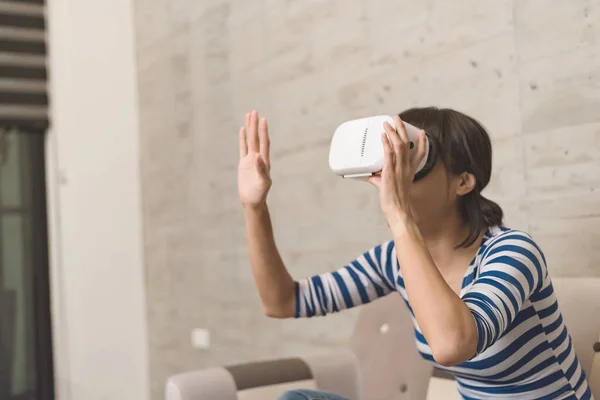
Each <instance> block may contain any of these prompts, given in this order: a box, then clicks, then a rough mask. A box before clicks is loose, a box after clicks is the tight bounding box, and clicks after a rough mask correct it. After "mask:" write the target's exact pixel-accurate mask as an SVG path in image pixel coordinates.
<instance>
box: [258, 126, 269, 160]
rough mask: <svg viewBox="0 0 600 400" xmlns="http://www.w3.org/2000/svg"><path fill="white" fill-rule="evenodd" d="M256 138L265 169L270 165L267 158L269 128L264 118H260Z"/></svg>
mask: <svg viewBox="0 0 600 400" xmlns="http://www.w3.org/2000/svg"><path fill="white" fill-rule="evenodd" d="M258 138H259V142H260V155H261V156H262V158H263V160H264V161H265V164H266V166H267V169H268V168H269V166H270V165H271V161H270V157H269V147H270V140H269V126H268V124H267V119H266V118H261V119H260V122H259V124H258Z"/></svg>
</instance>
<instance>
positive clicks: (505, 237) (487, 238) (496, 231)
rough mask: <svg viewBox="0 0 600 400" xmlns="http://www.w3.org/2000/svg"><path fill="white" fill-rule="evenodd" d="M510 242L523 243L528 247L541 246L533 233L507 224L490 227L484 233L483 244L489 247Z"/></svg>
mask: <svg viewBox="0 0 600 400" xmlns="http://www.w3.org/2000/svg"><path fill="white" fill-rule="evenodd" d="M509 242H510V243H512V244H515V245H518V244H522V245H523V246H526V247H529V246H534V247H537V248H539V246H538V244H537V242H536V240H535V239H534V237H533V235H531V234H530V233H529V232H527V231H525V230H522V229H517V228H511V227H508V226H505V225H500V226H491V227H489V228H488V229H487V230H486V232H485V233H484V235H483V242H482V246H483V247H489V246H490V245H498V244H500V243H502V244H506V243H509Z"/></svg>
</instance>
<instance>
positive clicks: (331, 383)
mask: <svg viewBox="0 0 600 400" xmlns="http://www.w3.org/2000/svg"><path fill="white" fill-rule="evenodd" d="M294 383H296V384H297V385H301V386H303V385H305V384H306V385H310V386H312V387H316V388H318V389H320V390H326V391H331V392H335V393H337V394H339V395H341V396H344V397H348V398H351V399H353V400H354V399H356V400H358V399H360V379H359V369H358V362H357V359H356V357H355V356H354V354H353V353H352V352H351V351H349V350H346V349H341V350H335V351H331V352H328V353H326V354H323V355H318V356H312V357H296V358H282V359H274V360H265V361H256V362H249V363H243V364H237V365H231V366H225V367H216V368H207V369H202V370H197V371H190V372H185V373H181V374H177V375H173V376H171V377H170V378H169V379H168V380H167V385H166V391H165V399H166V400H237V398H238V397H237V396H238V391H244V390H248V389H258V388H266V387H271V388H274V389H277V388H276V387H277V386H281V388H282V391H283V390H284V388H285V387H286V384H294ZM308 388H310V387H308Z"/></svg>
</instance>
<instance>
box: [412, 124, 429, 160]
mask: <svg viewBox="0 0 600 400" xmlns="http://www.w3.org/2000/svg"><path fill="white" fill-rule="evenodd" d="M426 150H427V140H426V136H425V131H424V130H421V131H419V138H418V139H417V146H416V148H415V153H414V156H413V160H414V161H413V162H414V165H413V167H414V169H416V168H417V166H418V165H419V163H420V162H421V160H423V157H425V153H426Z"/></svg>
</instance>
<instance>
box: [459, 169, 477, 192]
mask: <svg viewBox="0 0 600 400" xmlns="http://www.w3.org/2000/svg"><path fill="white" fill-rule="evenodd" d="M476 184H477V179H475V175H473V174H470V173H468V172H463V173H462V174H461V175H460V176H459V177H458V185H456V194H457V195H459V196H464V195H465V194H468V193H470V192H471V191H472V190H473V189H475V185H476Z"/></svg>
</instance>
